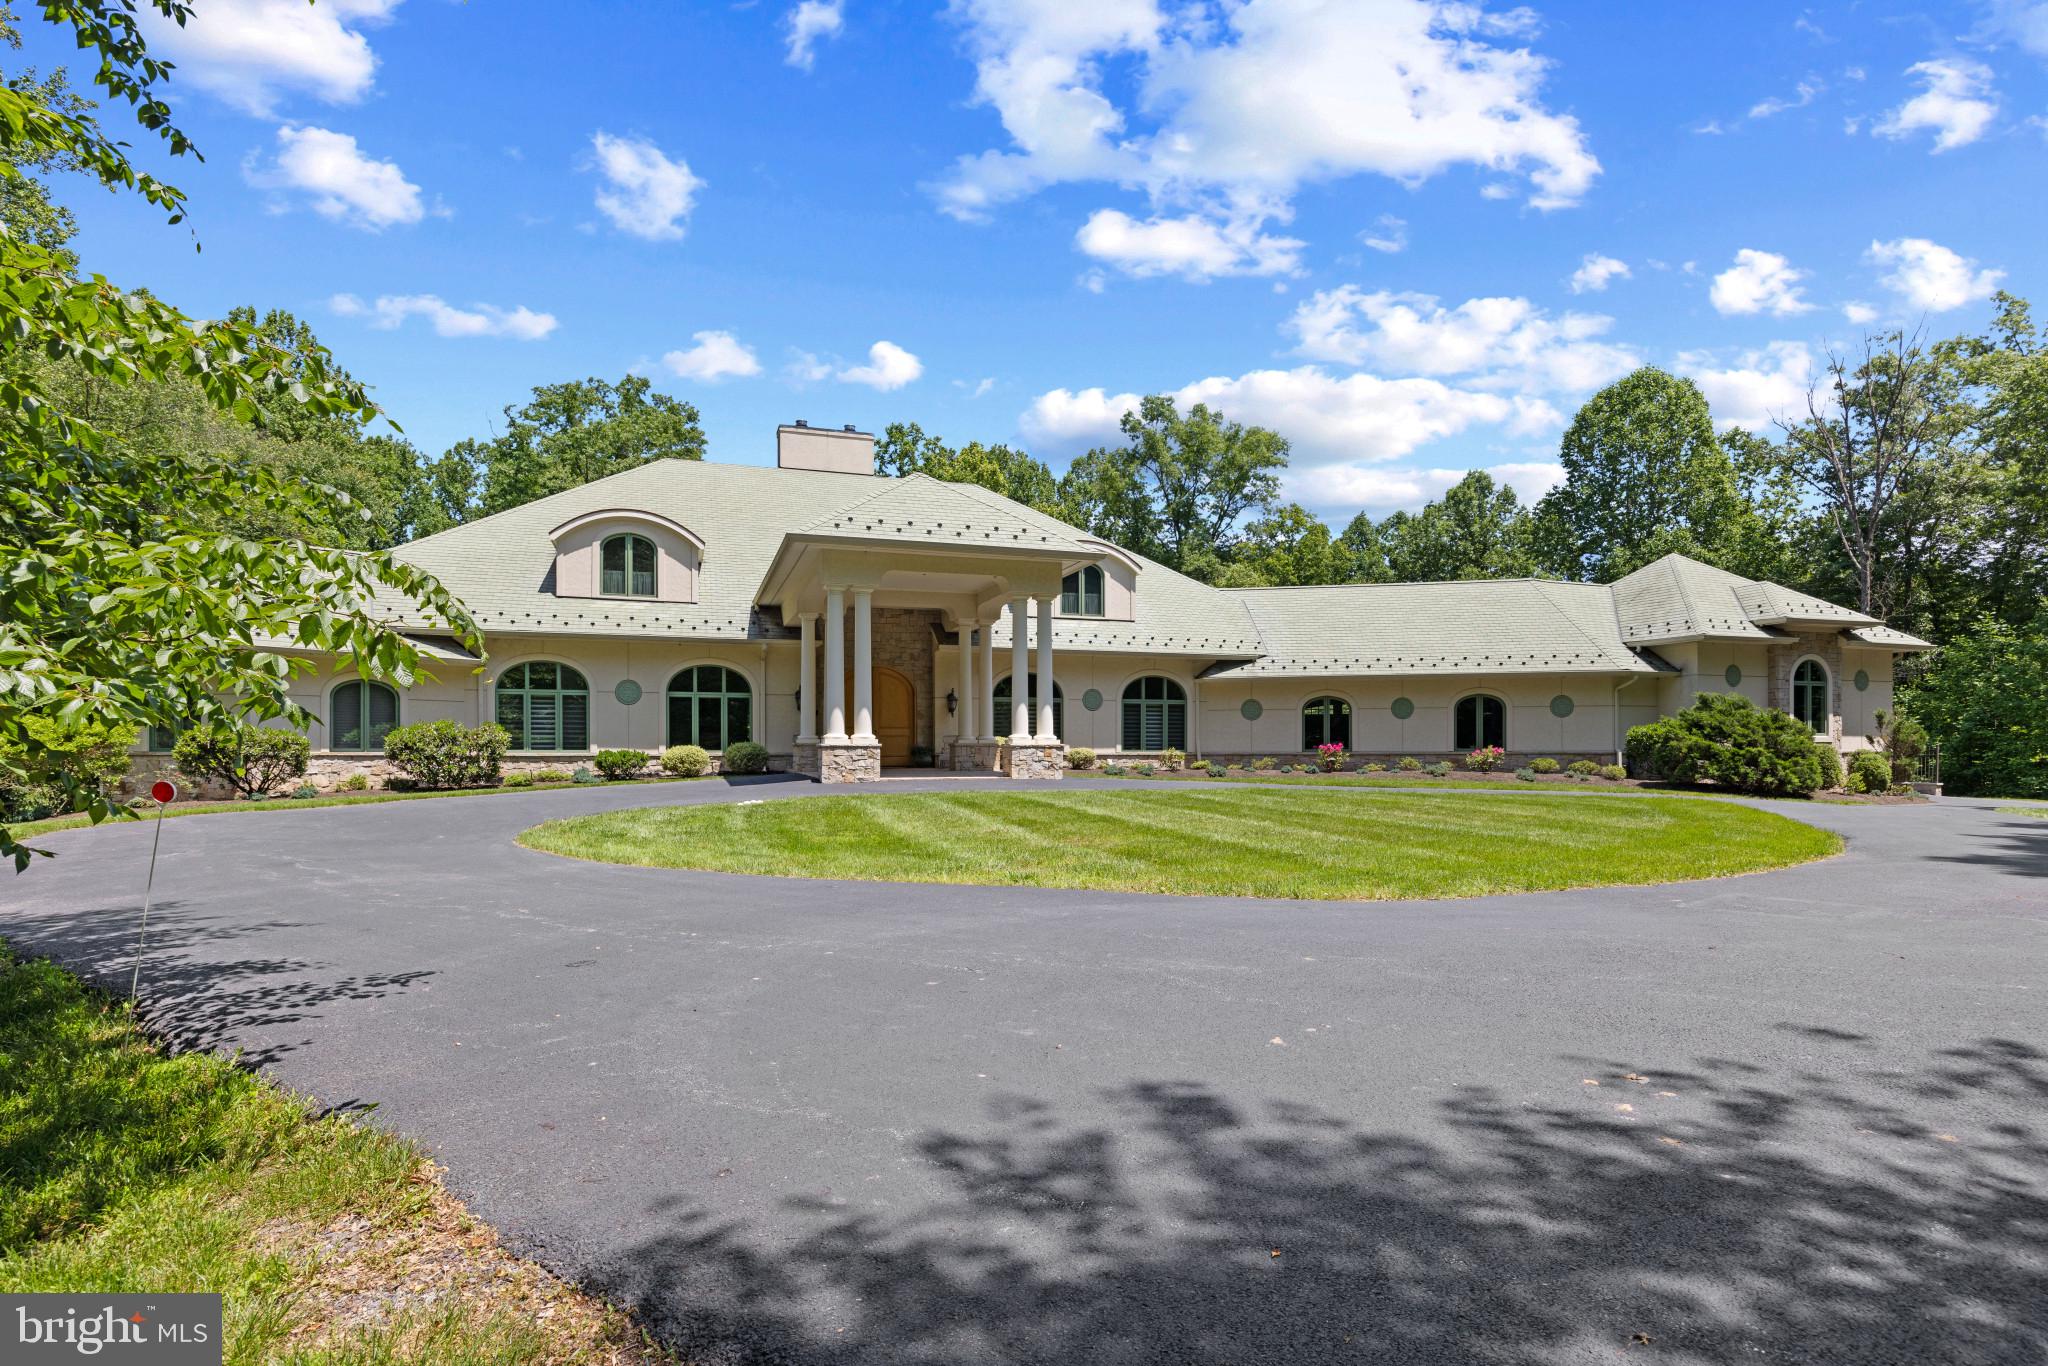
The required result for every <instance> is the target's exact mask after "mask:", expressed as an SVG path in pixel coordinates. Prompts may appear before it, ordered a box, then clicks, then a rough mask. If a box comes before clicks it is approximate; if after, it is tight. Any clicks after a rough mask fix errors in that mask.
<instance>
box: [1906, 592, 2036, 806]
mask: <svg viewBox="0 0 2048 1366" xmlns="http://www.w3.org/2000/svg"><path fill="white" fill-rule="evenodd" d="M1897 701H1898V707H1899V709H1900V710H1902V711H1904V712H1905V713H1906V715H1907V716H1909V717H1911V718H1912V719H1913V720H1915V721H1918V722H1919V723H1920V724H1921V725H1922V726H1924V727H1925V728H1926V730H1927V734H1928V736H1929V738H1930V739H1932V740H1933V741H1934V743H1935V744H1936V745H1938V746H1940V748H1941V779H1942V783H1943V785H1944V787H1946V788H1947V789H1948V790H1950V791H1952V792H1954V793H1956V794H1957V795H1959V796H1990V797H2048V603H2044V604H2043V605H2042V606H2041V608H2040V611H2039V615H2037V616H2036V617H2035V618H2034V619H2033V621H2031V622H2029V623H2027V624H2025V625H2023V626H2020V627H2012V626H2008V625H2006V624H2005V623H2004V622H2002V621H1999V620H1997V619H1996V618H1987V619H1985V620H1984V621H1982V622H1979V623H1977V625H1976V626H1975V628H1974V629H1973V630H1971V631H1969V632H1967V633H1965V634H1962V635H1960V636H1958V637H1957V638H1956V639H1954V640H1952V641H1950V642H1949V643H1948V644H1947V645H1946V646H1944V647H1943V648H1942V649H1941V650H1939V651H1937V652H1935V653H1934V655H1933V656H1932V657H1923V658H1921V659H1918V660H1915V661H1913V662H1912V663H1911V664H1910V665H1909V666H1908V667H1907V669H1906V670H1905V673H1904V676H1903V677H1902V678H1901V679H1900V682H1899V688H1898V698H1897Z"/></svg>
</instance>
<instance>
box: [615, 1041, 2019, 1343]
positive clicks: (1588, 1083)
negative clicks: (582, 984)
mask: <svg viewBox="0 0 2048 1366" xmlns="http://www.w3.org/2000/svg"><path fill="white" fill-rule="evenodd" d="M1788 1028H1790V1029H1794V1030H1797V1029H1799V1028H1800V1027H1799V1026H1788ZM1804 1046H1805V1045H1802V1047H1804ZM1811 1047H1812V1048H1813V1049H1820V1050H1827V1049H1830V1048H1832V1049H1835V1050H1838V1051H1835V1052H1832V1053H1829V1052H1821V1053H1813V1052H1808V1053H1806V1054H1803V1055H1802V1056H1801V1057H1800V1060H1799V1062H1798V1063H1797V1064H1794V1065H1787V1066H1776V1065H1773V1066H1765V1065H1762V1064H1760V1063H1757V1062H1747V1063H1737V1062H1732V1061H1726V1060H1712V1059H1705V1060H1693V1061H1691V1062H1689V1063H1687V1064H1685V1065H1673V1066H1671V1067H1669V1068H1667V1069H1663V1070H1654V1069H1651V1068H1650V1067H1648V1066H1646V1065H1644V1064H1642V1063H1640V1062H1638V1063H1636V1064H1634V1066H1633V1067H1632V1066H1631V1065H1629V1064H1625V1063H1622V1062H1618V1061H1615V1060H1606V1059H1594V1060H1588V1059H1572V1058H1567V1059H1562V1060H1560V1061H1559V1063H1558V1070H1557V1072H1556V1075H1555V1077H1554V1079H1553V1080H1552V1081H1550V1082H1548V1083H1545V1084H1544V1085H1545V1089H1544V1090H1543V1091H1542V1092H1541V1093H1534V1094H1528V1095H1514V1096H1510V1095H1505V1094H1502V1093H1501V1092H1499V1091H1497V1090H1494V1089H1491V1088H1487V1087H1477V1086H1475V1087H1467V1088H1463V1089H1459V1090H1455V1091H1453V1092H1451V1093H1450V1094H1449V1095H1447V1096H1445V1097H1443V1098H1441V1099H1440V1100H1438V1101H1437V1102H1436V1103H1435V1104H1434V1105H1433V1106H1431V1105H1427V1104H1426V1103H1425V1102H1422V1101H1420V1100H1418V1102H1417V1110H1418V1113H1417V1115H1416V1117H1415V1120H1416V1122H1415V1123H1413V1124H1404V1125H1403V1126H1402V1127H1403V1129H1404V1131H1406V1132H1405V1133H1404V1134H1399V1135H1396V1134H1388V1133H1381V1132H1373V1131H1371V1130H1369V1129H1366V1128H1362V1127H1360V1126H1358V1125H1356V1124H1355V1123H1353V1122H1352V1121H1350V1120H1348V1119H1346V1118H1345V1117H1343V1116H1341V1115H1339V1114H1335V1113H1332V1112H1329V1111H1327V1110H1323V1109H1318V1108H1316V1107H1313V1106H1308V1105H1302V1104H1292V1103H1274V1102H1260V1103H1256V1104H1247V1103H1240V1102H1238V1101H1235V1100H1232V1099H1228V1098H1226V1097H1224V1096H1221V1095H1219V1094H1217V1093H1215V1092H1214V1091H1212V1090H1210V1089H1208V1088H1206V1087H1204V1086H1203V1085H1201V1084H1198V1083H1194V1082H1175V1081H1149V1082H1135V1083H1132V1084H1130V1085H1127V1086H1124V1087H1121V1088H1119V1089H1117V1090H1115V1091H1114V1092H1111V1093H1108V1094H1106V1095H1105V1096H1104V1100H1105V1101H1106V1102H1107V1104H1108V1106H1109V1110H1110V1117H1109V1118H1107V1119H1105V1118H1103V1116H1102V1115H1101V1114H1100V1112H1095V1113H1094V1119H1093V1122H1090V1123H1086V1124H1079V1123H1074V1122H1071V1121H1069V1120H1067V1119H1066V1118H1064V1117H1063V1116H1062V1114H1061V1113H1060V1112H1059V1111H1058V1110H1057V1109H1056V1108H1055V1107H1054V1106H1052V1105H1049V1104H1046V1103H1044V1102H1042V1101H1038V1100H1034V1099H1031V1098H1026V1097H1007V1098H1002V1099H999V1100H996V1101H994V1102H993V1103H991V1105H990V1107H989V1112H988V1117H987V1120H986V1122H985V1123H983V1124H981V1125H979V1126H976V1127H975V1129H974V1130H973V1131H972V1132H960V1133H928V1134H926V1135H924V1136H923V1137H921V1138H920V1139H918V1140H915V1141H914V1142H913V1144H912V1145H911V1147H910V1149H909V1150H908V1154H907V1155H908V1157H909V1160H911V1161H912V1162H914V1163H915V1164H917V1165H918V1167H919V1169H920V1170H923V1171H924V1172H926V1173H928V1175H929V1178H930V1183H931V1184H932V1186H933V1188H934V1193H933V1194H932V1196H931V1198H930V1200H929V1202H928V1203H926V1204H924V1205H923V1206H922V1207H915V1208H913V1207H906V1206H902V1205H900V1204H899V1205H897V1206H893V1207H892V1206H888V1205H883V1204H880V1203H879V1202H873V1201H866V1200H865V1199H864V1198H863V1197H861V1194H860V1192H859V1190H858V1189H857V1188H856V1189H854V1190H852V1191H851V1192H850V1194H851V1195H852V1196H853V1197H854V1199H853V1200H835V1199H833V1198H830V1197H819V1198H814V1199H811V1198H807V1199H795V1200H789V1201H786V1202H785V1205H784V1208H785V1210H786V1212H787V1213H786V1216H785V1219H784V1222H785V1223H787V1224H793V1225H795V1226H796V1231H795V1232H794V1233H793V1234H790V1235H788V1236H787V1237H785V1238H783V1239H781V1240H779V1241H774V1242H770V1241H768V1240H767V1239H766V1237H765V1235H761V1234H756V1233H754V1232H752V1231H750V1228H749V1226H748V1225H746V1224H745V1223H742V1222H740V1221H738V1220H735V1219H733V1218H730V1217H723V1216H719V1215H716V1214H714V1213H713V1212H712V1211H711V1210H710V1209H709V1208H707V1207H704V1206H702V1205H700V1204H697V1203H694V1202H692V1201H689V1200H686V1199H683V1198H680V1197H679V1198H674V1199H670V1200H667V1201H664V1202H662V1204H661V1205H660V1206H659V1207H658V1208H657V1209H656V1210H655V1211H653V1213H654V1214H655V1215H656V1216H657V1217H659V1218H660V1219H661V1220H662V1221H663V1223H664V1225H665V1227H664V1231H663V1232H662V1233H661V1234H660V1235H659V1236H657V1237H653V1238H651V1239H648V1240H646V1241H645V1242H643V1243H641V1244H640V1245H638V1246H635V1247H633V1248H631V1249H630V1250H629V1251H627V1252H626V1253H625V1254H624V1255H623V1256H620V1257H618V1258H617V1259H616V1260H615V1261H613V1262H612V1263H610V1264H609V1265H607V1266H605V1267H603V1268H600V1269H599V1271H598V1273H597V1274H596V1275H595V1276H594V1277H593V1279H594V1280H595V1281H596V1283H597V1284H598V1285H599V1286H600V1287H601V1288H603V1289H605V1290H606V1291H607V1292H609V1293H611V1294H614V1295H616V1296H618V1297H619V1298H621V1299H624V1300H626V1301H627V1302H629V1303H631V1304H633V1305H635V1306H636V1307H637V1308H638V1309H639V1310H640V1312H641V1313H642V1314H643V1315H644V1316H645V1317H646V1320H647V1322H648V1323H649V1325H650V1327H652V1328H653V1329H654V1330H655V1331H656V1333H657V1334H658V1335H659V1336H661V1337H663V1338H664V1339H666V1340H667V1341H669V1342H670V1343H671V1344H672V1345H674V1346H676V1347H678V1348H680V1349H681V1350H682V1351H683V1352H684V1353H685V1354H686V1355H687V1356H688V1357H689V1359H691V1360H693V1361H703V1362H719V1363H724V1362H768V1361H774V1362H830V1363H852V1362H910V1363H934V1364H935V1363H942V1362H943V1363H958V1362H973V1361H1001V1362H1044V1363H1064V1364H1067V1366H1090V1364H1093V1363H1103V1364H1105V1366H1108V1364H1109V1363H1114V1364H1115V1366H1130V1364H1132V1363H1150V1362H1161V1363H1165V1362H1173V1363H1196V1362H1219V1363H1221V1362H1242V1363H1250V1362H1271V1363H1295V1362H1321V1361H1333V1362H1334V1361H1343V1362H1373V1363H1387V1364H1388V1366H1409V1364H1410V1363H1425V1362H1500V1363H1508V1362H1515V1363H1522V1362H1541V1363H1550V1362H1567V1361H1613V1360H1621V1359H1638V1358H1637V1356H1636V1355H1633V1354H1640V1359H1641V1360H1644V1361H1650V1360H1659V1361H1667V1362H1670V1361H1675V1362H1683V1363H1689V1364H1692V1363H1704V1362H1830V1363H1835V1362H1839V1363H1854V1364H1855V1366H1866V1364H1869V1366H1875V1364H1876V1363H1929V1364H1930V1366H1932V1363H1944V1364H1951V1363H1987V1364H1988V1363H2001V1364H2003V1363H2015V1362H2021V1361H2040V1360H2048V1185H2044V1182H2048V1143H2044V1139H2043V1136H2042V1134H2041V1133H2040V1132H2039V1130H2038V1128H2037V1127H2036V1122H2035V1118H2034V1117H2037V1116H2039V1115H2041V1114H2042V1113H2043V1111H2044V1106H2043V1098H2044V1096H2048V1058H2044V1055H2043V1054H2042V1053H2041V1052H2040V1051H2039V1050H2037V1049H2035V1048H2033V1047H2031V1046H2029V1045H2027V1044H2024V1043H2020V1042H2017V1041H2014V1040H2009V1039H1982V1040H1978V1041H1975V1042H1973V1043H1969V1044H1967V1045H1964V1046H1961V1047H1958V1048H1954V1049H1949V1050H1946V1051H1944V1052H1942V1053H1939V1054H1936V1055H1934V1056H1933V1057H1931V1058H1929V1059H1927V1060H1926V1061H1925V1063H1924V1064H1920V1065H1916V1066H1914V1067H1912V1068H1910V1069H1908V1070H1907V1071H1905V1072H1901V1071H1897V1070H1893V1071H1883V1070H1873V1069H1874V1067H1875V1064H1874V1060H1873V1059H1872V1058H1871V1057H1870V1056H1869V1054H1868V1051H1867V1050H1865V1049H1861V1048H1860V1046H1859V1045H1858V1044H1857V1043H1856V1042H1853V1041H1851V1042H1830V1041H1828V1040H1826V1039H1825V1038H1824V1037H1814V1038H1813V1042H1812V1044H1811ZM1636 1067H1640V1068H1642V1070H1641V1071H1640V1072H1639V1071H1636V1070H1634V1069H1635V1068H1636ZM1595 1083H1597V1084H1595ZM1930 1115H1933V1116H1938V1117H1939V1118H1938V1119H1936V1120H1935V1121H1934V1122H1933V1123H1930V1121H1929V1119H1928V1116H1930ZM1413 1134H1427V1135H1429V1137H1427V1138H1421V1137H1414V1136H1410V1135H1413ZM857 1180H858V1178H855V1181H857ZM1638 1335H1641V1336H1640V1337H1639V1336H1638Z"/></svg>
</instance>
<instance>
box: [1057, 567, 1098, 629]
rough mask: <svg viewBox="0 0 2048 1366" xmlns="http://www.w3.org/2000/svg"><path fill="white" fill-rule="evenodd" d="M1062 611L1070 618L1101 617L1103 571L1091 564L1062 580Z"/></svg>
mask: <svg viewBox="0 0 2048 1366" xmlns="http://www.w3.org/2000/svg"><path fill="white" fill-rule="evenodd" d="M1060 611H1062V612H1064V613H1066V614H1067V615H1068V616H1070V617H1099V616H1101V615H1102V570H1101V569H1099V568H1097V567H1096V566H1095V565H1092V564H1091V565H1088V566H1086V567H1085V568H1081V569H1076V570H1075V571H1074V572H1073V573H1071V574H1069V575H1067V576H1066V577H1065V578H1064V579H1061V580H1060Z"/></svg>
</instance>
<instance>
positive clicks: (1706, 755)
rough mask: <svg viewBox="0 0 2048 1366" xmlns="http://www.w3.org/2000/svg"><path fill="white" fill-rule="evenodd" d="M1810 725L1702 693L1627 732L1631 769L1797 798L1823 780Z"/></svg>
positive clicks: (1737, 699)
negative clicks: (1671, 712) (1671, 713)
mask: <svg viewBox="0 0 2048 1366" xmlns="http://www.w3.org/2000/svg"><path fill="white" fill-rule="evenodd" d="M1824 752H1825V753H1826V754H1827V755H1828V756H1829V757H1830V758H1831V757H1832V756H1833V753H1834V751H1833V750H1832V749H1825V747H1823V746H1821V745H1817V744H1815V743H1814V739H1813V732H1812V730H1811V729H1810V728H1809V727H1808V726H1807V725H1806V724H1805V723H1804V722H1802V721H1796V720H1794V719H1793V718H1792V717H1790V716H1788V715H1786V714H1785V713H1784V712H1781V711H1775V710H1772V709H1770V708H1766V707H1759V706H1757V705H1756V704H1755V703H1754V702H1751V701H1750V700H1749V699H1748V698H1746V697H1742V696H1740V695H1737V694H1733V693H1701V694H1700V696H1699V697H1698V698H1697V699H1696V700H1695V701H1694V702H1693V704H1692V705H1691V706H1690V707H1687V708H1686V709H1685V710H1684V711H1682V712H1679V713H1678V714H1677V715H1675V716H1667V717H1664V718H1663V719H1662V720H1658V721H1653V722H1651V723H1650V724H1649V725H1646V726H1637V727H1635V728H1634V729H1633V730H1631V731H1629V733H1628V745H1627V755H1628V766H1629V768H1630V769H1631V770H1633V771H1634V772H1637V773H1641V774H1647V775H1649V776H1650V777H1654V778H1663V779H1665V780H1666V781H1669V782H1674V783H1712V784H1714V785H1715V786H1717V787H1725V788H1727V789H1728V790H1730V791H1732V792H1755V793H1758V794H1761V795H1763V796H1804V795H1806V794H1807V793H1810V792H1813V791H1815V790H1817V789H1819V788H1821V787H1824V786H1827V785H1828V782H1827V779H1828V772H1827V768H1826V767H1825V764H1826V761H1825V760H1823V759H1822V757H1821V756H1822V754H1823V753H1824Z"/></svg>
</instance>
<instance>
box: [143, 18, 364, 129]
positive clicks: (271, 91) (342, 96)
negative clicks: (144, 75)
mask: <svg viewBox="0 0 2048 1366" xmlns="http://www.w3.org/2000/svg"><path fill="white" fill-rule="evenodd" d="M396 8H398V0H321V3H320V4H318V5H309V4H307V3H305V0H208V3H206V4H203V5H197V6H194V7H193V10H192V14H191V17H190V18H189V19H187V21H186V22H185V23H184V24H183V25H182V26H181V25H178V24H176V23H173V22H171V21H170V20H168V19H165V18H164V17H163V16H162V15H160V14H159V13H158V12H157V11H156V9H155V7H153V6H150V5H143V6H141V7H140V10H141V16H140V22H141V23H142V25H143V29H144V34H145V37H146V38H147V39H148V42H149V45H150V50H151V52H153V53H155V54H157V55H159V56H162V57H166V58H169V59H171V60H172V61H174V62H175V63H176V64H177V68H178V71H177V83H178V85H179V86H180V87H181V88H182V87H183V86H185V85H186V84H187V83H190V84H192V85H196V86H198V87H199V88H200V89H202V90H205V91H208V92H209V93H211V94H213V95H215V96H217V97H219V98H220V99H222V100H224V101H226V102H227V103H228V104H231V105H233V106H235V107H236V108H237V109H240V110H242V111H243V112H244V113H248V114H255V115H258V116H259V117H260V116H266V115H269V114H270V113H272V112H273V111H274V110H275V109H276V107H277V103H278V100H279V99H280V98H281V97H282V96H283V95H284V94H285V93H286V92H287V91H304V92H306V93H308V94H311V95H313V96H315V97H316V98H318V99H322V100H326V101H328V102H329V103H334V104H350V103H353V102H355V101H356V100H359V99H361V98H362V97H363V96H364V95H365V94H367V93H368V92H369V90H370V87H371V85H372V83H373V82H374V80H375V77H376V72H377V56H376V54H375V53H374V52H372V51H371V50H370V43H369V40H368V39H367V38H365V37H364V36H363V35H362V33H361V32H360V31H359V30H361V29H363V28H368V27H373V26H375V25H376V24H378V23H381V22H382V21H383V20H384V19H386V18H388V17H389V16H390V14H391V11H392V10H394V9H396Z"/></svg>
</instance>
